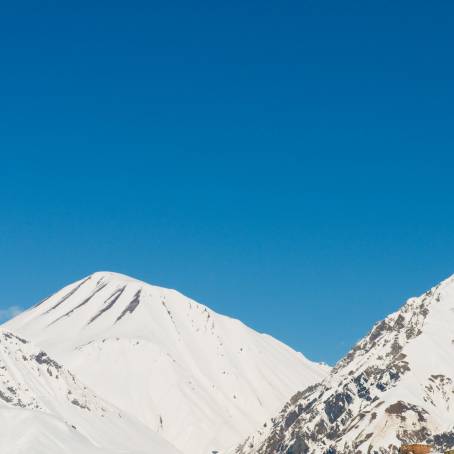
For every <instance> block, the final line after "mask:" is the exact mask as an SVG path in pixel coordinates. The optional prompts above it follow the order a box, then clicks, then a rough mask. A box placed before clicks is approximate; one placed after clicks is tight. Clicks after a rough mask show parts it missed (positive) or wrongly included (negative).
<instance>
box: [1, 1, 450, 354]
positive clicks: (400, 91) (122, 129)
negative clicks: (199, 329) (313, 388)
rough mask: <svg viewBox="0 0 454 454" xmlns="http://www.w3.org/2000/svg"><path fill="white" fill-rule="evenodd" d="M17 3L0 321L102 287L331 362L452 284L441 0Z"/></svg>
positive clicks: (4, 148) (10, 55)
mask: <svg viewBox="0 0 454 454" xmlns="http://www.w3.org/2000/svg"><path fill="white" fill-rule="evenodd" d="M15 3H16V4H10V5H6V4H5V5H2V13H1V16H0V62H1V71H0V147H1V148H0V158H1V162H0V216H1V218H0V273H1V286H2V289H1V301H0V317H3V318H5V317H7V314H8V313H9V312H10V311H11V310H12V309H11V308H14V307H15V306H18V307H21V308H26V307H28V306H30V305H32V304H33V303H35V302H36V301H37V300H39V299H41V298H42V297H44V296H46V295H47V294H49V293H52V292H53V291H55V290H56V289H58V288H59V287H61V286H63V285H64V284H67V283H69V282H71V281H73V280H76V279H79V278H81V277H82V276H84V275H87V274H89V273H91V272H93V271H96V270H106V269H108V270H113V271H118V272H122V273H126V274H130V275H133V276H135V277H138V278H142V279H144V280H146V281H149V282H151V283H155V284H160V285H164V286H169V287H174V288H177V289H179V290H180V291H182V292H184V293H186V294H188V295H189V296H191V297H193V298H195V299H197V300H198V301H200V302H203V303H205V304H207V305H209V306H210V307H212V308H213V309H215V310H217V311H220V312H223V313H226V314H229V315H231V316H235V317H238V318H240V319H242V320H243V321H244V322H246V323H248V324H249V325H251V326H252V327H254V328H255V329H258V330H260V331H265V332H268V333H271V334H272V335H274V336H276V337H278V338H279V339H281V340H283V341H285V342H287V343H289V344H290V345H291V346H293V347H294V348H296V349H298V350H302V351H303V352H304V353H305V354H307V356H309V357H310V358H312V359H316V360H325V361H327V362H330V363H333V362H334V361H335V360H337V359H338V358H339V357H340V356H341V355H343V354H344V353H345V352H346V351H347V350H348V349H349V347H350V346H351V345H352V344H353V343H354V342H355V341H356V340H358V339H359V338H360V337H361V336H362V335H363V334H365V332H367V331H368V329H369V328H370V326H371V325H372V323H373V322H375V321H376V320H377V319H380V318H382V317H384V316H385V315H387V314H388V313H389V312H391V311H393V310H395V309H397V308H398V306H399V305H400V304H402V303H403V301H404V300H405V298H407V297H409V296H412V295H414V294H418V293H421V292H423V291H425V290H426V289H427V288H428V287H430V286H432V285H433V284H435V283H437V282H438V281H439V280H441V279H443V278H445V277H447V276H448V275H450V274H452V273H454V254H453V252H454V234H453V232H454V212H453V193H454V190H453V176H454V157H453V151H454V148H453V145H454V138H453V131H454V129H453V125H454V107H453V106H454V83H453V80H454V63H453V58H452V49H453V45H454V26H453V17H454V3H453V2H451V1H441V2H438V1H434V2H427V1H401V2H392V1H385V0H383V1H379V2H378V1H376V2H364V1H350V2H349V1H347V2H339V1H317V0H309V1H279V2H277V1H274V2H267V1H260V2H258V1H257V2H256V1H238V2H237V1H233V2H202V1H197V2H196V1H193V2H178V1H176V2H172V1H169V2H150V1H147V2H145V1H144V2H140V1H128V2H118V1H109V2H101V1H90V2H85V1H78V2H56V1H55V2H51V1H48V2H27V1H24V2H20V5H18V4H17V3H18V2H15Z"/></svg>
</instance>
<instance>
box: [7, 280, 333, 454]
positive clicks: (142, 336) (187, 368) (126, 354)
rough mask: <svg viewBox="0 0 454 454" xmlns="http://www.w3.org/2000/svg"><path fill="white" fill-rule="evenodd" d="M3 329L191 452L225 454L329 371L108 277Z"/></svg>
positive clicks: (200, 308)
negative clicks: (39, 348)
mask: <svg viewBox="0 0 454 454" xmlns="http://www.w3.org/2000/svg"><path fill="white" fill-rule="evenodd" d="M7 328H8V329H11V330H12V331H14V332H17V333H18V334H19V335H23V336H24V337H26V338H30V339H31V340H33V341H34V342H36V343H37V344H38V345H40V346H42V347H43V348H44V349H45V351H48V352H49V354H51V355H52V356H55V358H56V359H57V360H59V361H60V362H61V363H62V364H64V365H65V366H67V367H68V368H69V369H70V370H72V371H74V372H75V373H76V374H77V375H78V376H80V377H81V379H82V380H83V381H84V382H85V383H87V385H88V386H90V387H91V388H92V389H94V390H96V391H98V392H99V394H100V395H102V396H103V397H104V398H106V400H108V401H111V402H113V403H114V404H115V405H116V406H117V407H119V408H121V409H123V410H125V411H126V412H127V413H129V414H134V415H135V416H137V417H138V418H139V419H140V420H141V422H142V423H144V424H145V425H146V426H148V427H149V428H151V429H153V430H155V431H157V432H159V433H160V434H161V435H163V436H164V438H166V439H167V440H169V441H171V442H172V443H173V444H174V445H175V446H176V447H177V448H178V449H181V450H182V451H184V452H187V453H189V454H192V453H200V452H203V453H209V452H212V451H220V452H224V450H226V449H227V448H229V447H230V446H231V445H234V444H235V443H237V442H239V441H240V440H241V439H242V438H243V437H245V436H246V435H247V434H248V433H250V432H252V431H253V430H255V429H256V428H257V427H258V426H260V424H262V422H263V421H264V420H266V419H267V418H268V417H270V416H271V415H272V414H273V413H274V412H275V411H277V410H278V409H279V407H280V405H281V404H282V402H285V400H286V399H287V398H289V397H290V396H291V395H292V394H293V393H294V392H296V391H297V390H298V389H299V387H300V386H301V383H303V384H307V385H309V384H313V383H315V382H317V381H319V380H320V379H322V378H324V377H325V376H326V375H327V373H328V372H329V370H328V369H327V368H326V367H325V366H321V365H319V364H316V363H313V362H311V361H309V360H308V359H306V358H305V357H304V356H303V355H302V354H300V353H297V352H295V351H294V350H292V349H291V348H290V347H287V346H286V345H284V344H282V343H281V342H278V341H277V340H275V339H273V338H272V337H271V336H267V335H263V334H260V333H257V332H256V331H254V330H252V329H250V328H248V327H247V326H246V325H244V324H243V323H241V322H239V321H238V320H235V319H232V318H229V317H226V316H223V315H220V314H217V313H215V312H214V311H212V310H210V309H209V308H207V307H206V306H204V305H202V304H199V303H197V302H196V301H194V300H192V299H190V298H187V297H186V296H184V295H183V294H181V293H179V292H177V291H175V290H170V289H165V288H161V287H155V286H152V285H149V284H146V283H145V282H142V281H139V280H137V279H134V278H131V277H129V276H125V275H124V274H119V273H114V272H110V271H99V272H96V273H93V274H91V275H90V276H87V277H86V278H84V279H81V280H79V281H77V282H75V283H73V284H70V285H68V286H66V287H65V288H63V289H61V290H59V291H58V292H56V293H55V294H54V295H52V296H50V297H49V298H48V299H46V300H44V301H43V302H41V303H40V304H39V305H37V306H35V307H33V308H32V309H30V310H28V311H26V312H25V313H23V314H21V315H20V316H18V317H16V318H14V319H13V320H10V321H9V322H8V323H7ZM107 377H108V379H107Z"/></svg>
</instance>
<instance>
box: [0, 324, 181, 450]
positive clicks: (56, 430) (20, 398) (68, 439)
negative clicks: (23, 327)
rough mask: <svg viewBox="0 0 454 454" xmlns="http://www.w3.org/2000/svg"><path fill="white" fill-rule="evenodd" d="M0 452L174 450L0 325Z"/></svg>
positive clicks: (43, 353) (45, 355)
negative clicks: (0, 327)
mask: <svg viewBox="0 0 454 454" xmlns="http://www.w3.org/2000/svg"><path fill="white" fill-rule="evenodd" d="M0 428H1V429H0V452H2V453H8V454H12V453H17V454H19V453H24V454H25V453H33V454H39V453H42V454H63V453H68V454H79V453H84V454H120V453H128V454H129V453H134V454H145V453H147V454H148V453H150V454H151V453H153V452H154V453H159V454H161V453H163V454H178V452H177V450H176V449H175V448H173V447H172V446H170V445H169V444H168V443H167V442H166V441H164V440H163V439H162V438H161V437H159V436H158V435H157V434H156V433H154V432H153V431H152V430H150V429H149V428H147V427H146V426H144V425H143V424H141V423H140V422H139V421H138V420H135V419H133V418H131V417H130V416H128V415H126V414H124V413H122V412H121V411H120V410H119V409H118V408H116V407H114V406H112V405H111V404H109V403H107V402H105V401H104V400H102V399H100V398H99V397H98V396H97V395H96V394H95V393H94V392H93V391H91V390H90V389H89V388H87V387H86V386H85V385H83V384H82V383H80V382H79V380H78V379H77V378H76V377H75V376H74V375H73V374H72V373H71V372H69V371H68V370H66V369H65V368H64V367H62V366H61V365H60V364H59V363H57V362H56V361H54V360H53V359H52V358H50V357H49V356H48V355H47V354H46V353H45V352H43V351H42V350H38V349H36V348H35V347H33V345H31V344H30V343H29V342H27V341H26V340H25V339H22V338H20V337H18V336H16V335H14V334H12V333H11V332H6V331H0Z"/></svg>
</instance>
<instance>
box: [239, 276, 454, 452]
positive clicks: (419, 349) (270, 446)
mask: <svg viewBox="0 0 454 454" xmlns="http://www.w3.org/2000/svg"><path fill="white" fill-rule="evenodd" d="M408 442H425V443H429V444H432V445H434V446H436V447H437V448H438V450H440V451H443V450H446V449H447V448H453V447H454V277H451V278H449V279H447V280H446V281H444V282H442V283H441V284H440V285H437V286H436V287H434V288H433V289H431V290H430V291H428V292H427V293H426V294H424V295H422V296H421V297H419V298H412V299H410V300H408V301H407V303H406V304H405V305H404V306H403V307H402V308H401V309H400V310H399V311H398V312H396V313H394V314H392V315H390V316H389V317H387V318H386V319H385V320H383V321H381V322H380V323H377V324H376V325H375V326H374V327H373V329H372V331H371V332H370V333H369V334H368V335H367V336H366V337H365V338H364V339H362V340H361V341H360V342H359V343H358V344H357V345H356V346H355V347H354V348H353V349H352V350H351V351H350V353H349V354H348V355H347V356H346V357H345V358H343V359H342V360H341V361H340V362H339V363H338V364H337V365H336V367H335V368H334V369H333V370H332V372H331V374H330V375H329V377H327V378H326V379H325V380H324V381H323V382H322V383H320V384H318V385H315V386H310V387H308V388H306V389H305V390H304V391H302V392H299V393H297V394H295V395H294V396H293V397H292V398H291V399H290V401H289V402H288V403H287V404H286V406H285V407H284V408H283V409H282V411H281V412H280V414H279V415H278V416H277V417H275V418H272V419H271V420H269V421H268V422H267V423H265V425H264V427H262V429H261V430H260V431H258V432H257V433H255V434H254V435H252V436H250V437H249V438H248V439H247V440H246V441H245V442H244V443H243V444H242V445H241V446H240V447H239V448H238V449H237V450H236V452H237V453H241V454H246V453H248V454H250V453H255V454H277V453H286V454H290V453H291V454H304V453H329V454H336V453H338V454H339V453H345V454H353V453H355V454H359V453H397V447H398V446H400V445H401V444H402V443H408Z"/></svg>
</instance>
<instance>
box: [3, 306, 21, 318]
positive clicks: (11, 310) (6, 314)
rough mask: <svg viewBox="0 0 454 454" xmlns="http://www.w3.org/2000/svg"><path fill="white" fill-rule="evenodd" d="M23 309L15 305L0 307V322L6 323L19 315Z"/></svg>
mask: <svg viewBox="0 0 454 454" xmlns="http://www.w3.org/2000/svg"><path fill="white" fill-rule="evenodd" d="M22 311H23V309H22V308H21V307H19V306H17V305H12V306H9V307H1V308H0V321H6V320H9V319H10V318H13V317H15V316H16V315H19V314H20V313H21V312H22Z"/></svg>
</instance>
